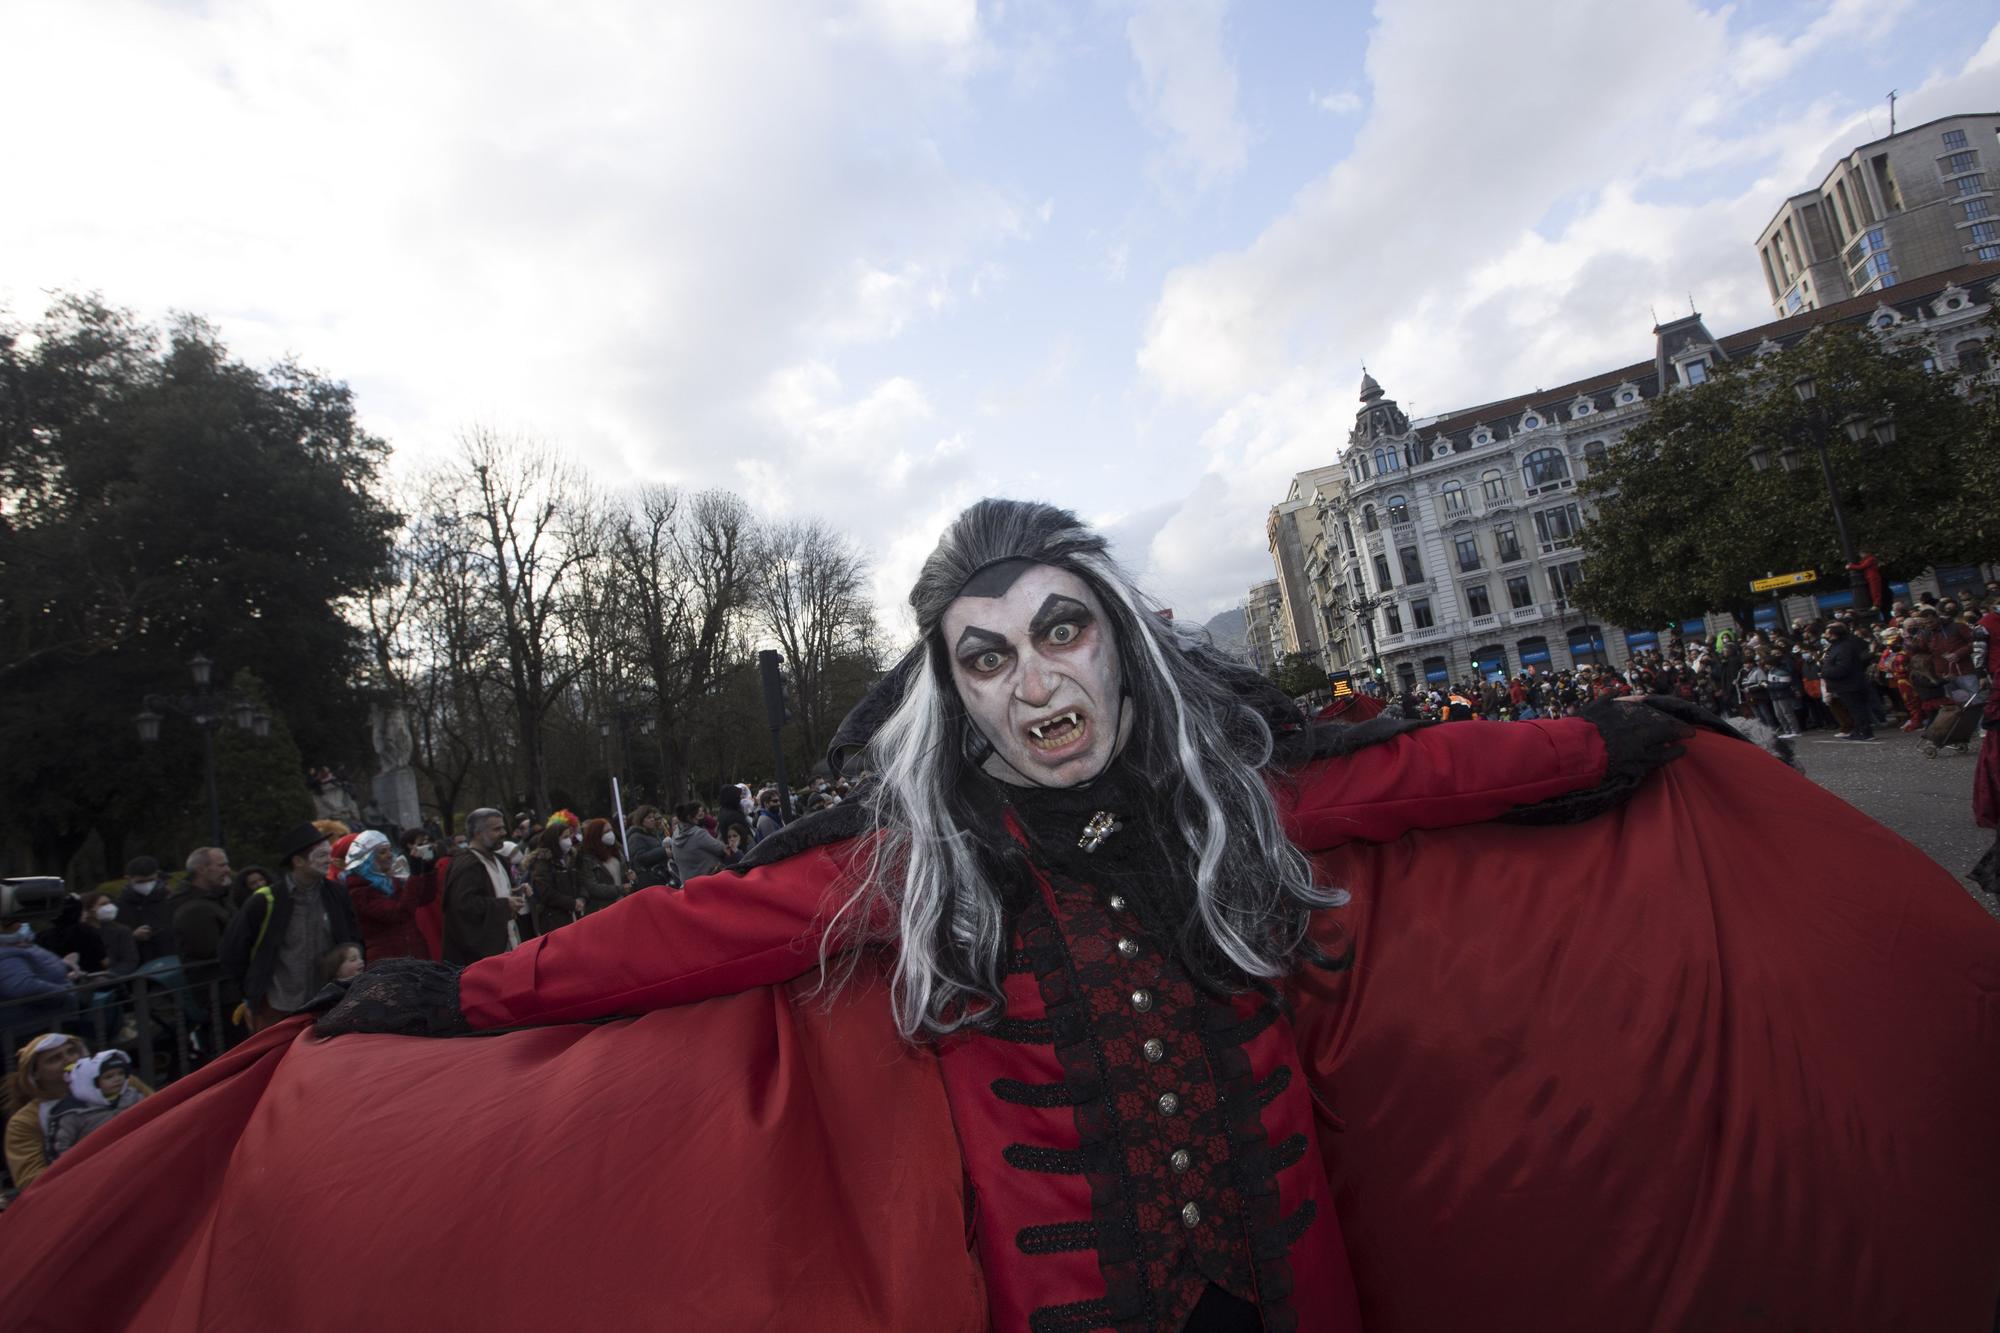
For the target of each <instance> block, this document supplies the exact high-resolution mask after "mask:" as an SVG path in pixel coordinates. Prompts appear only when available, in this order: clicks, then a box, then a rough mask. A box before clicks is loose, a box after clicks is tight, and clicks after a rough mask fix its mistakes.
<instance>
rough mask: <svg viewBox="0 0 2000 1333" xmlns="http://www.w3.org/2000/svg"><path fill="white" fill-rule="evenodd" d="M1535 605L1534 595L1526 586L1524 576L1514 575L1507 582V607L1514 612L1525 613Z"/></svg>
mask: <svg viewBox="0 0 2000 1333" xmlns="http://www.w3.org/2000/svg"><path fill="white" fill-rule="evenodd" d="M1534 604H1535V593H1534V590H1533V589H1532V588H1530V587H1529V586H1528V576H1527V575H1526V574H1516V575H1514V576H1513V577H1512V578H1510V579H1508V580H1507V605H1508V606H1510V607H1512V608H1513V609H1514V610H1516V611H1525V610H1527V609H1528V608H1529V607H1531V606H1533V605H1534Z"/></svg>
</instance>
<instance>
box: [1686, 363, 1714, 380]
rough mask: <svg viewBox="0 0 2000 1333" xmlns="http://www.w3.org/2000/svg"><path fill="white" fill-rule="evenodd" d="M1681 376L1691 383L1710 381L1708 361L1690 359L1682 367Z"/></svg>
mask: <svg viewBox="0 0 2000 1333" xmlns="http://www.w3.org/2000/svg"><path fill="white" fill-rule="evenodd" d="M1681 377H1682V378H1683V379H1685V380H1686V381H1687V382H1688V383H1689V384H1706V383H1708V362H1706V361H1690V362H1688V363H1687V364H1686V365H1684V366H1682V367H1681Z"/></svg>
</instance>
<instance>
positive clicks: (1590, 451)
mask: <svg viewBox="0 0 2000 1333" xmlns="http://www.w3.org/2000/svg"><path fill="white" fill-rule="evenodd" d="M1603 466H1604V441H1602V440H1592V441H1591V442H1590V443H1589V444H1586V445H1584V446H1583V468H1584V471H1586V472H1595V471H1597V469H1599V468H1601V467H1603Z"/></svg>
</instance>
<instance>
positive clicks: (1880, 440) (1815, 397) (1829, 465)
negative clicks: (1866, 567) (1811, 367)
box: [1745, 375, 1896, 612]
mask: <svg viewBox="0 0 2000 1333" xmlns="http://www.w3.org/2000/svg"><path fill="white" fill-rule="evenodd" d="M1792 392H1793V393H1794V394H1795V395H1797V397H1798V400H1799V403H1800V405H1801V406H1803V407H1804V408H1805V409H1806V412H1807V422H1808V424H1807V426H1806V427H1805V428H1804V429H1803V430H1801V431H1800V432H1799V433H1800V434H1802V435H1804V436H1805V440H1806V443H1807V444H1809V445H1811V446H1812V449H1813V452H1814V453H1815V454H1817V455H1819V470H1820V476H1821V478H1822V479H1823V480H1824V481H1825V482H1826V498H1827V503H1828V504H1829V505H1830V506H1832V509H1833V528H1834V535H1835V536H1836V537H1838V538H1839V541H1840V557H1841V559H1842V560H1843V561H1845V562H1846V564H1847V575H1848V579H1849V581H1850V583H1851V584H1852V586H1853V589H1854V609H1855V610H1857V611H1859V610H1860V609H1861V608H1862V607H1864V606H1866V607H1873V606H1874V599H1873V597H1872V596H1871V595H1870V594H1869V591H1868V576H1867V575H1866V574H1865V573H1864V572H1863V571H1862V570H1860V569H1857V568H1856V567H1855V566H1856V565H1857V564H1858V562H1859V561H1858V557H1857V555H1856V552H1855V546H1854V537H1853V535H1852V534H1851V533H1850V532H1849V531H1848V528H1847V514H1846V511H1844V510H1843V509H1842V508H1841V507H1840V487H1839V486H1837V485H1835V484H1834V480H1833V460H1832V458H1831V457H1829V455H1828V454H1827V446H1828V445H1829V444H1831V443H1832V442H1833V427H1834V423H1833V422H1832V421H1831V420H1830V419H1829V418H1828V415H1827V411H1826V408H1825V406H1824V405H1823V404H1821V403H1820V401H1819V384H1818V382H1817V381H1815V380H1814V379H1813V377H1812V376H1811V375H1800V376H1799V377H1798V378H1797V379H1795V380H1793V381H1792ZM1839 426H1840V429H1841V430H1842V432H1844V433H1845V434H1846V436H1847V438H1848V439H1849V440H1851V441H1852V442H1853V443H1855V444H1857V445H1859V444H1865V443H1867V441H1868V439H1869V437H1870V436H1873V437H1874V439H1875V442H1876V443H1877V444H1881V445H1884V446H1887V445H1890V444H1893V443H1895V440H1896V423H1895V421H1894V420H1893V419H1892V418H1891V417H1889V416H1887V415H1886V414H1885V415H1883V416H1881V417H1879V418H1877V419H1875V420H1874V421H1870V420H1868V419H1867V418H1866V417H1864V416H1863V415H1862V414H1860V413H1858V412H1850V413H1849V414H1848V415H1847V416H1845V417H1842V418H1841V420H1840V422H1839ZM1745 456H1746V457H1747V458H1748V460H1749V463H1750V470H1751V471H1753V472H1763V471H1766V470H1768V469H1769V468H1770V466H1771V461H1772V458H1773V450H1772V449H1771V446H1770V445H1768V444H1766V443H1764V442H1763V441H1762V440H1759V441H1758V442H1757V443H1755V444H1753V445H1751V446H1750V448H1749V449H1747V450H1746V451H1745ZM1775 456H1776V459H1777V463H1778V466H1779V467H1780V468H1781V469H1782V470H1784V471H1786V472H1796V471H1798V470H1799V467H1800V465H1801V464H1802V463H1803V461H1804V459H1803V457H1802V455H1801V454H1800V453H1799V449H1798V446H1797V445H1796V444H1795V443H1793V442H1792V441H1791V440H1789V439H1788V440H1786V441H1785V442H1784V443H1783V444H1781V445H1780V446H1779V447H1778V449H1777V450H1776V451H1775ZM1876 609H1877V610H1878V612H1879V608H1876Z"/></svg>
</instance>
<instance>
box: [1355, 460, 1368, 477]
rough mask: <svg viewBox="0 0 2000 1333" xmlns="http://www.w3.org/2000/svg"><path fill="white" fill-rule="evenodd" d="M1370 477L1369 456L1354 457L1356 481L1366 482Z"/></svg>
mask: <svg viewBox="0 0 2000 1333" xmlns="http://www.w3.org/2000/svg"><path fill="white" fill-rule="evenodd" d="M1369 475H1370V474H1369V471H1368V455H1367V454H1356V455H1354V479H1355V480H1356V481H1366V480H1368V477H1369Z"/></svg>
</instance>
